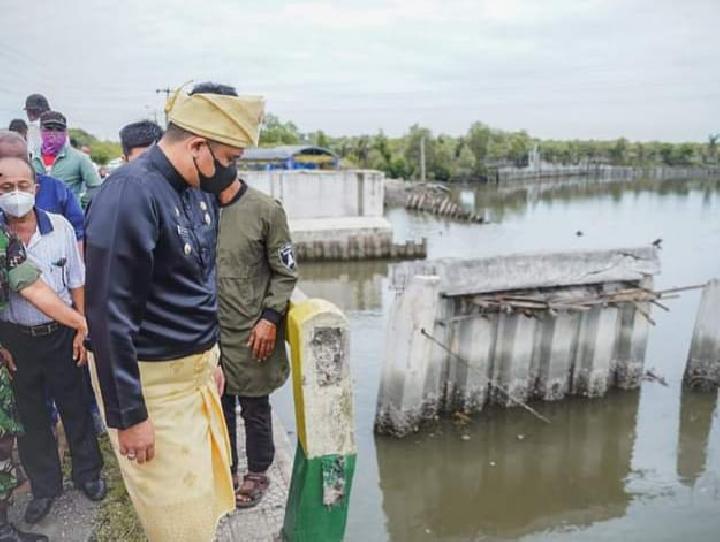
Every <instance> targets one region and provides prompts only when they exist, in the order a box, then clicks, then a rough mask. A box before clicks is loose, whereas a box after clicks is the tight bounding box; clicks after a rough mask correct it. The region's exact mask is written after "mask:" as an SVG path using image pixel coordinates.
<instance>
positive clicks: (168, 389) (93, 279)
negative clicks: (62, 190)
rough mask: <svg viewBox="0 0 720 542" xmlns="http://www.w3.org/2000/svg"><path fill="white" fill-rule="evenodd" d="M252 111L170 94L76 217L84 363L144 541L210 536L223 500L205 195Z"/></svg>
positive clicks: (219, 99)
mask: <svg viewBox="0 0 720 542" xmlns="http://www.w3.org/2000/svg"><path fill="white" fill-rule="evenodd" d="M262 111H263V101H262V99H260V98H258V97H238V96H222V95H216V94H212V93H195V94H193V93H191V94H185V93H183V92H180V91H178V92H177V93H176V94H175V95H174V96H173V97H172V98H171V99H170V100H168V104H167V112H168V118H169V126H168V129H167V131H166V132H165V134H164V135H163V137H162V139H161V140H160V142H159V143H158V144H157V145H155V146H153V147H151V148H150V149H149V150H148V151H147V152H145V153H144V154H143V155H142V156H140V157H139V158H137V159H135V160H133V161H132V162H130V163H129V164H128V165H126V166H125V167H122V168H120V169H118V170H116V171H115V172H114V173H112V174H111V175H110V176H109V177H108V179H107V180H106V181H105V183H104V184H103V187H102V188H101V190H100V191H99V192H98V194H97V195H96V196H95V198H94V200H93V204H92V206H91V207H90V211H89V213H88V219H87V245H86V246H87V248H86V254H87V258H86V264H87V299H88V302H87V314H88V320H89V321H91V322H92V328H91V330H90V334H91V337H92V348H93V353H94V360H93V361H91V366H90V369H91V373H92V375H93V381H94V385H95V390H96V393H97V394H98V395H99V396H100V399H101V404H103V405H104V411H105V416H106V422H107V425H108V427H110V428H111V429H110V431H109V433H110V438H111V441H112V443H113V447H114V449H115V452H116V454H117V456H118V461H119V464H120V468H121V470H122V473H123V479H124V481H125V485H126V487H127V490H128V493H129V494H130V497H131V499H132V501H133V505H134V506H135V510H136V511H137V513H138V516H139V518H140V521H141V522H142V524H143V527H144V529H145V533H146V534H147V536H148V538H149V539H150V540H151V542H156V541H168V542H169V541H173V542H175V541H180V542H181V541H192V542H199V541H210V540H212V539H213V537H214V534H215V527H216V524H217V520H218V519H219V518H220V517H221V516H222V515H224V514H226V513H228V512H230V511H231V510H233V509H234V508H235V498H234V494H233V487H232V480H231V477H230V448H229V442H228V436H227V431H226V429H225V423H224V419H223V414H222V405H221V402H220V393H221V392H222V388H223V385H224V377H223V373H222V370H221V369H220V368H219V367H218V358H219V353H218V348H217V340H218V325H217V315H216V313H217V301H216V294H215V250H216V249H215V244H216V237H217V215H218V212H217V207H216V198H217V195H218V194H220V193H222V192H223V191H224V190H225V189H226V188H227V187H228V186H229V185H231V184H232V183H233V182H234V181H235V179H236V178H237V170H236V167H235V160H236V159H237V158H238V157H239V156H241V154H242V152H243V149H244V148H245V147H247V146H249V145H257V141H258V136H259V128H260V122H261V120H262ZM198 188H199V190H198Z"/></svg>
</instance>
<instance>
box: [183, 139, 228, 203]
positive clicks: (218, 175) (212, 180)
mask: <svg viewBox="0 0 720 542" xmlns="http://www.w3.org/2000/svg"><path fill="white" fill-rule="evenodd" d="M205 144H206V145H207V148H208V151H210V156H212V157H213V163H214V165H215V173H213V175H212V176H210V177H208V176H206V175H204V174H203V172H202V171H200V168H199V167H198V165H197V161H196V160H195V157H193V164H194V165H195V170H196V171H197V174H198V177H199V178H200V190H202V191H203V192H208V193H209V194H214V195H216V196H218V195H220V193H221V192H222V191H223V190H225V189H226V188H227V187H228V186H230V185H231V184H232V183H233V181H234V180H235V179H237V166H236V165H235V162H234V161H233V163H232V164H230V165H227V166H224V165H222V164H221V163H220V160H218V159H217V158H215V154H214V153H213V151H212V148H211V147H210V143H208V142H206V143H205Z"/></svg>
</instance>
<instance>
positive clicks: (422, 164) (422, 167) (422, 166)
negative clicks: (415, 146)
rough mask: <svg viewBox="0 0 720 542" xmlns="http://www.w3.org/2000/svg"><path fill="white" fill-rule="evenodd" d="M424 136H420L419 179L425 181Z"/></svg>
mask: <svg viewBox="0 0 720 542" xmlns="http://www.w3.org/2000/svg"><path fill="white" fill-rule="evenodd" d="M425 173H426V170H425V136H422V137H421V138H420V180H421V181H422V182H425Z"/></svg>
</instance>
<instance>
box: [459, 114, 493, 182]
mask: <svg viewBox="0 0 720 542" xmlns="http://www.w3.org/2000/svg"><path fill="white" fill-rule="evenodd" d="M490 135H491V134H490V128H489V127H488V126H486V125H485V124H483V123H482V122H479V121H476V122H474V123H473V124H472V125H471V126H470V129H469V130H468V133H467V136H466V137H465V143H466V145H467V146H468V147H470V150H471V151H472V153H473V156H475V169H476V171H478V170H479V168H480V167H481V166H482V165H484V163H485V158H486V157H487V155H488V145H489V143H490Z"/></svg>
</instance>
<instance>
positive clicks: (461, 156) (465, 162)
mask: <svg viewBox="0 0 720 542" xmlns="http://www.w3.org/2000/svg"><path fill="white" fill-rule="evenodd" d="M455 171H456V175H457V177H458V179H460V180H462V181H467V180H470V179H471V178H472V175H473V171H475V155H474V154H473V153H472V151H471V150H470V148H469V147H468V146H467V145H463V146H462V148H460V150H459V153H458V157H457V167H456V170H455Z"/></svg>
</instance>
